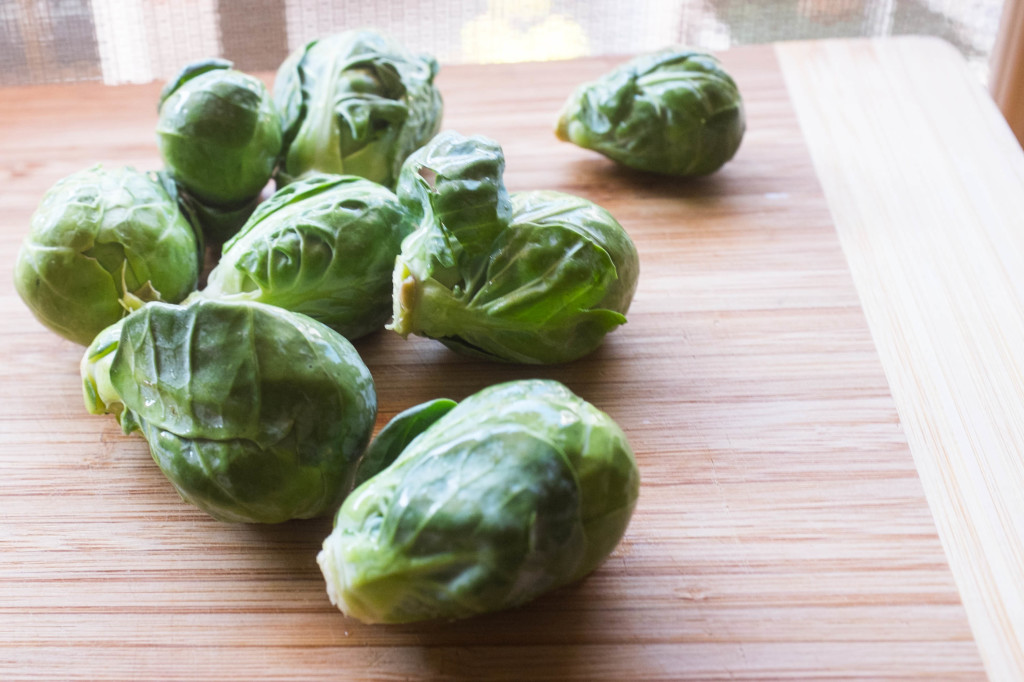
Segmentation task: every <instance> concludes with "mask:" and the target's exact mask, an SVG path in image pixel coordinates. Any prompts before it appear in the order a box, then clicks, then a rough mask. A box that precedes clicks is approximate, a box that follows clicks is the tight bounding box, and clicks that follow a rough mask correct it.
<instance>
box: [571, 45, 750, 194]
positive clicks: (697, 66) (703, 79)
mask: <svg viewBox="0 0 1024 682" xmlns="http://www.w3.org/2000/svg"><path fill="white" fill-rule="evenodd" d="M745 127H746V120H745V117H744V112H743V100H742V98H741V97H740V91H739V89H738V88H737V87H736V83H735V82H734V81H733V79H732V78H731V77H730V76H729V74H728V73H726V72H725V69H723V68H722V65H721V63H720V62H719V61H718V60H717V59H716V58H715V57H713V56H711V55H709V54H705V53H702V52H696V51H692V50H665V51H662V52H658V53H655V54H651V55H643V56H640V57H637V58H636V59H633V60H631V61H629V62H627V63H625V64H623V65H621V66H619V67H618V68H616V69H614V70H612V71H611V72H609V73H607V74H605V75H604V76H603V77H602V78H600V79H599V80H597V81H594V82H592V83H586V84H584V85H582V86H580V87H579V88H578V89H577V90H576V92H575V93H573V94H572V96H571V97H570V98H569V100H568V102H566V104H565V107H564V108H563V110H562V112H561V115H560V117H559V120H558V125H557V127H556V129H555V134H556V135H557V136H558V137H559V139H562V140H565V141H568V142H572V143H574V144H577V145H579V146H580V147H583V148H585V149H593V150H594V151H597V152H600V153H601V154H604V155H605V156H607V157H608V158H610V159H612V160H614V161H617V162H619V163H621V164H623V165H624V166H629V167H630V168H636V169H639V170H644V171H652V172H655V173H664V174H667V175H684V176H688V175H707V174H709V173H713V172H714V171H716V170H718V169H719V168H721V167H722V165H723V164H724V163H725V162H726V161H728V160H729V159H731V158H732V157H733V155H734V154H735V153H736V150H737V149H739V146H740V141H741V140H742V139H743V132H744V130H745Z"/></svg>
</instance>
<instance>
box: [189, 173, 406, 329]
mask: <svg viewBox="0 0 1024 682" xmlns="http://www.w3.org/2000/svg"><path fill="white" fill-rule="evenodd" d="M413 227H414V224H413V221H412V216H410V215H409V213H408V212H407V211H406V210H405V209H404V208H403V207H402V205H401V204H400V203H399V202H398V197H396V196H395V195H394V193H392V192H391V190H389V189H387V188H385V187H383V186H381V185H378V184H376V183H374V182H370V181H369V180H364V179H363V178H358V177H355V176H351V175H346V176H341V175H311V176H309V177H307V178H306V179H304V180H300V181H297V182H294V183H292V184H290V185H287V186H285V187H283V188H282V189H280V190H278V191H277V192H276V193H275V194H274V195H273V196H272V197H271V198H270V199H268V200H267V201H265V202H263V203H262V204H260V207H259V208H258V209H256V212H255V213H254V214H253V216H252V217H251V218H250V219H249V221H248V222H247V223H246V224H245V225H244V226H243V227H242V229H241V231H239V233H238V234H236V235H235V236H234V237H233V238H232V239H231V240H230V241H228V242H227V243H226V244H224V250H223V254H222V255H221V259H220V262H219V263H218V264H217V266H216V267H215V268H214V269H213V271H212V272H211V273H210V275H209V278H208V280H207V285H206V288H205V289H204V290H203V295H204V296H207V297H210V298H220V299H230V300H236V299H248V300H253V301H260V302H262V303H269V304H272V305H277V306H280V307H282V308H287V309H288V310H292V311H295V312H300V313H305V314H306V315H309V316H310V317H312V318H314V319H316V320H319V321H320V322H323V323H324V324H326V325H328V326H329V327H331V328H333V329H334V330H336V331H338V332H340V333H341V334H343V335H345V336H346V337H348V338H349V339H356V338H358V337H360V336H363V335H365V334H368V333H370V332H372V331H374V330H376V329H380V328H382V327H383V326H384V323H385V322H387V321H388V318H389V317H390V316H391V273H392V271H393V270H394V265H395V256H397V255H398V252H399V250H400V249H401V245H402V239H403V238H405V237H406V236H407V235H408V234H409V233H410V232H412V230H413Z"/></svg>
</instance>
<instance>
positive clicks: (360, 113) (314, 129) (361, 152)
mask: <svg viewBox="0 0 1024 682" xmlns="http://www.w3.org/2000/svg"><path fill="white" fill-rule="evenodd" d="M437 71H438V65H437V61H436V60H435V59H434V58H433V57H430V56H427V55H413V54H410V53H409V52H407V51H406V50H405V49H404V48H402V47H401V46H400V45H398V44H397V43H395V42H393V41H392V40H391V39H389V38H387V37H385V36H382V35H380V34H378V33H375V32H372V31H347V32H344V33H340V34H337V35H333V36H330V37H328V38H323V39H321V40H314V41H312V42H310V43H308V44H307V45H305V46H304V47H302V48H301V49H299V50H296V51H295V52H293V53H292V54H291V55H289V57H288V58H287V59H286V60H285V61H284V63H283V64H282V65H281V68H280V69H279V70H278V72H277V77H276V79H275V81H274V100H275V101H276V102H277V106H278V108H279V110H280V112H281V122H282V126H283V130H284V150H283V153H282V163H281V168H280V169H279V170H278V180H279V181H281V182H282V183H288V182H292V181H293V180H295V179H296V178H298V177H301V176H302V175H303V174H305V173H310V172H323V173H334V174H339V175H341V174H344V175H358V176H360V177H364V178H367V179H369V180H372V181H374V182H377V183H380V184H382V185H385V186H386V187H389V188H391V187H394V184H395V180H396V179H397V177H398V172H399V170H400V169H401V166H402V162H403V161H404V160H405V158H406V157H407V156H408V155H409V154H410V153H411V152H412V151H413V150H414V149H417V148H418V147H420V146H422V145H423V144H424V143H425V142H426V141H427V140H429V139H430V138H431V137H433V136H434V134H435V133H436V132H437V131H438V128H439V126H440V123H441V111H442V103H441V94H440V92H439V91H438V90H437V88H436V87H434V76H435V75H436V74H437Z"/></svg>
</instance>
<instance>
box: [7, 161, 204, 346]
mask: <svg viewBox="0 0 1024 682" xmlns="http://www.w3.org/2000/svg"><path fill="white" fill-rule="evenodd" d="M199 253H200V249H199V244H198V242H197V239H196V234H195V232H194V231H193V229H192V226H191V224H190V223H189V221H188V220H187V219H186V217H185V215H184V214H183V213H182V212H181V210H180V207H179V204H178V201H177V197H176V195H175V192H174V187H173V184H172V183H164V182H162V181H161V178H160V177H158V176H157V175H155V174H152V173H140V172H138V171H136V170H134V169H132V168H120V169H106V168H104V167H103V166H100V165H97V166H93V167H92V168H88V169H86V170H82V171H79V172H77V173H74V174H72V175H69V176H68V177H66V178H64V179H62V180H60V181H58V182H57V184H55V185H54V186H53V187H52V188H51V189H50V190H49V191H48V192H47V193H46V194H45V195H44V196H43V199H42V201H41V203H40V204H39V208H38V209H37V210H36V212H35V214H34V215H33V216H32V224H31V229H30V231H29V234H28V236H27V237H26V238H25V241H24V243H23V244H22V246H21V250H20V251H19V252H18V259H17V263H16V264H15V268H14V285H15V288H16V289H17V291H18V294H20V295H21V298H22V299H23V300H24V301H25V303H26V305H28V307H29V308H30V309H31V310H32V312H33V313H34V314H35V316H36V317H37V318H38V319H39V321H40V322H42V323H43V324H44V325H46V326H47V327H49V328H50V329H52V330H53V331H55V332H57V333H58V334H60V335H61V336H63V337H65V338H67V339H70V340H72V341H74V342H76V343H80V344H82V345H88V344H89V343H90V342H91V341H92V340H93V337H95V336H96V335H97V334H98V333H99V332H101V331H103V329H104V328H106V327H107V326H109V325H111V324H113V323H114V322H117V320H118V319H119V318H121V317H122V316H123V315H125V314H127V313H126V311H127V310H128V309H130V308H132V307H134V306H135V305H136V304H137V303H138V302H139V301H149V300H164V301H170V302H177V301H180V300H182V299H183V298H185V296H187V295H188V294H189V293H191V292H192V291H193V290H194V289H195V287H196V282H197V280H198V277H199V268H200V262H199Z"/></svg>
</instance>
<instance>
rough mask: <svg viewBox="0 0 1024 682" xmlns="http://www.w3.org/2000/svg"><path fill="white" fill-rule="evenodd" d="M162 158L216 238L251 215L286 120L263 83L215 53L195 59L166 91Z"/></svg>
mask: <svg viewBox="0 0 1024 682" xmlns="http://www.w3.org/2000/svg"><path fill="white" fill-rule="evenodd" d="M159 113H160V118H159V121H158V122H157V128H156V132H157V141H158V142H159V146H160V153H161V155H162V156H163V159H164V164H165V165H166V166H167V168H168V169H169V170H170V172H171V174H172V175H173V177H174V179H175V181H177V182H178V183H179V185H181V187H182V188H183V190H184V192H183V193H184V194H185V195H186V196H187V197H188V199H189V200H190V201H191V202H192V203H193V204H194V206H193V208H194V209H195V211H196V213H197V214H198V215H199V218H200V221H201V224H202V225H203V228H204V230H206V231H207V232H208V233H209V235H210V237H211V238H212V239H215V240H218V241H220V240H223V239H224V238H226V237H228V236H230V235H231V234H232V233H233V232H234V231H235V230H237V229H238V227H239V226H240V225H241V224H242V223H244V222H245V219H246V218H247V217H248V216H249V214H250V213H252V211H253V209H254V208H255V206H256V203H257V202H258V199H259V195H260V192H261V191H262V190H263V188H264V187H265V186H266V184H267V182H268V181H269V180H270V177H271V175H272V174H273V172H274V167H275V166H276V165H277V157H278V155H279V154H280V153H281V121H280V119H279V118H278V115H277V109H276V108H275V106H274V101H273V99H272V98H271V96H270V93H269V92H268V91H267V88H266V87H265V86H264V85H263V83H262V82H261V81H260V80H259V79H257V78H254V77H252V76H249V75H247V74H244V73H242V72H240V71H236V70H234V69H233V68H232V63H231V62H229V61H225V60H222V59H213V60H207V61H202V62H195V63H193V64H189V65H188V66H186V67H185V69H184V70H183V71H182V72H181V74H179V75H178V77H177V78H175V79H174V80H172V81H170V82H169V83H168V84H167V85H166V86H165V87H164V89H163V92H161V94H160V106H159Z"/></svg>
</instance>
